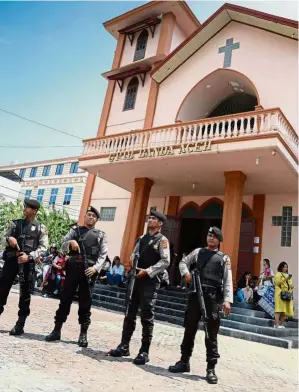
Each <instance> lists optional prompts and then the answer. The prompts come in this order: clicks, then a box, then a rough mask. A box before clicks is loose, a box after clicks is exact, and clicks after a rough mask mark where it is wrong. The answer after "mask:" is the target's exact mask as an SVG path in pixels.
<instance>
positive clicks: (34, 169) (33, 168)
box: [30, 167, 37, 177]
mask: <svg viewBox="0 0 299 392" xmlns="http://www.w3.org/2000/svg"><path fill="white" fill-rule="evenodd" d="M36 172H37V167H32V168H31V170H30V177H36Z"/></svg>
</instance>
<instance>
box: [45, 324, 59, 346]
mask: <svg viewBox="0 0 299 392" xmlns="http://www.w3.org/2000/svg"><path fill="white" fill-rule="evenodd" d="M61 328H62V323H55V327H54V329H53V331H52V332H51V333H50V335H47V336H46V337H45V340H46V341H47V342H54V341H55V340H60V338H61Z"/></svg>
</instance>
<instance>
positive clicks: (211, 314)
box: [181, 294, 220, 365]
mask: <svg viewBox="0 0 299 392" xmlns="http://www.w3.org/2000/svg"><path fill="white" fill-rule="evenodd" d="M204 296H205V304H206V311H207V316H208V323H207V328H208V334H209V339H205V344H206V361H207V362H208V364H211V365H216V364H217V360H218V358H220V355H219V353H218V341H217V335H218V332H219V327H220V315H219V311H220V305H219V303H218V302H217V301H216V298H215V296H210V295H208V294H205V295H204ZM199 309H200V308H199V301H198V297H197V294H191V295H190V296H189V299H188V305H187V309H186V312H185V319H184V327H185V333H184V338H183V341H182V344H181V354H182V357H181V359H182V361H185V362H187V361H189V359H190V357H191V355H192V351H193V347H194V340H195V336H196V332H197V329H198V322H199V319H200V312H199Z"/></svg>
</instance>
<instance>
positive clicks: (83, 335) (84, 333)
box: [78, 325, 88, 347]
mask: <svg viewBox="0 0 299 392" xmlns="http://www.w3.org/2000/svg"><path fill="white" fill-rule="evenodd" d="M87 329H88V327H84V326H83V325H81V331H80V336H79V340H78V345H79V347H87V346H88V341H87Z"/></svg>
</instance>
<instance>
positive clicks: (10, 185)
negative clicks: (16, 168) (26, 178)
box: [0, 169, 22, 204]
mask: <svg viewBox="0 0 299 392" xmlns="http://www.w3.org/2000/svg"><path fill="white" fill-rule="evenodd" d="M21 182H22V180H21V178H20V177H19V176H18V175H16V174H15V173H14V172H13V171H10V170H5V171H2V170H1V169H0V204H1V202H3V201H4V202H14V201H15V200H18V199H22V192H21V185H22V184H21Z"/></svg>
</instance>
